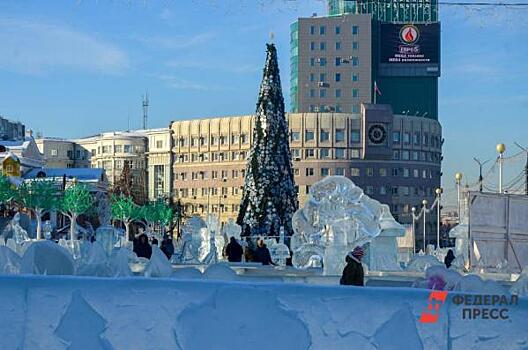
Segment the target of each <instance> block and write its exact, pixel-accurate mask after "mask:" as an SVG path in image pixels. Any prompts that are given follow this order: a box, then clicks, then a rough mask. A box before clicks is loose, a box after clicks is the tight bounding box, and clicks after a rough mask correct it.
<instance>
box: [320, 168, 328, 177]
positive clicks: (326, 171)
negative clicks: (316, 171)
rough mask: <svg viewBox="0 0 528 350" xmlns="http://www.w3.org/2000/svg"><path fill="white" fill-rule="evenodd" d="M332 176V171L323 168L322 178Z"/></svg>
mask: <svg viewBox="0 0 528 350" xmlns="http://www.w3.org/2000/svg"><path fill="white" fill-rule="evenodd" d="M329 174H330V170H329V169H328V168H321V176H322V177H325V176H328V175H329Z"/></svg>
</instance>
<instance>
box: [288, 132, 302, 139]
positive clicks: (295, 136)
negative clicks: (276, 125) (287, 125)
mask: <svg viewBox="0 0 528 350" xmlns="http://www.w3.org/2000/svg"><path fill="white" fill-rule="evenodd" d="M290 135H291V140H292V141H300V140H301V133H300V132H298V131H292V132H291V134H290Z"/></svg>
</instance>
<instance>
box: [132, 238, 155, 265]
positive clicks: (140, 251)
mask: <svg viewBox="0 0 528 350" xmlns="http://www.w3.org/2000/svg"><path fill="white" fill-rule="evenodd" d="M134 253H136V255H137V256H138V258H147V259H150V256H151V255H152V247H151V246H150V244H149V243H148V237H147V235H146V234H142V235H140V236H139V237H138V240H137V243H136V245H135V246H134Z"/></svg>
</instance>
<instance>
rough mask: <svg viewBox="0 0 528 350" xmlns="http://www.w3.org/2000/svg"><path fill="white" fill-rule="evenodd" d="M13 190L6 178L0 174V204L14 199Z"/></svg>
mask: <svg viewBox="0 0 528 350" xmlns="http://www.w3.org/2000/svg"><path fill="white" fill-rule="evenodd" d="M15 193H16V191H15V189H14V186H13V184H12V183H11V181H10V180H9V178H8V177H7V176H4V175H3V174H0V204H7V203H9V202H10V201H12V200H13V198H14V197H15Z"/></svg>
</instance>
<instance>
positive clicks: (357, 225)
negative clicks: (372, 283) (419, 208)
mask: <svg viewBox="0 0 528 350" xmlns="http://www.w3.org/2000/svg"><path fill="white" fill-rule="evenodd" d="M381 215H382V207H381V204H380V203H379V202H378V201H376V200H373V199H371V198H369V197H368V196H367V195H365V194H364V193H363V190H361V188H359V187H357V186H356V185H354V183H353V182H352V181H351V180H350V179H348V178H346V177H344V176H328V177H326V178H324V179H323V180H321V181H319V182H317V183H315V184H314V185H313V186H312V187H310V195H309V197H308V201H307V202H306V204H305V206H304V207H303V208H300V209H299V210H298V211H297V213H295V215H294V217H293V228H294V230H295V233H296V234H298V235H299V236H300V237H295V244H294V247H295V250H294V260H295V261H297V262H298V261H299V260H301V259H295V254H296V253H300V252H301V251H302V250H301V248H300V247H298V244H299V243H301V242H303V240H304V241H305V243H302V244H301V246H302V245H304V244H308V243H307V242H308V240H309V239H308V237H309V236H310V235H313V234H314V233H317V232H323V231H324V232H325V236H324V237H323V239H322V241H321V244H323V245H324V248H325V253H324V258H323V261H324V274H326V275H340V274H341V272H342V270H343V267H344V265H345V256H346V255H347V253H348V252H349V251H351V250H352V249H354V247H355V246H358V245H364V244H365V243H368V242H370V241H371V240H372V239H373V238H374V237H377V236H378V235H379V234H380V232H381V226H380V217H381ZM299 230H301V231H299ZM312 244H313V243H312ZM306 255H307V254H305V256H306ZM309 258H310V256H308V258H307V261H306V263H308V259H309ZM299 264H300V263H298V265H299Z"/></svg>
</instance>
